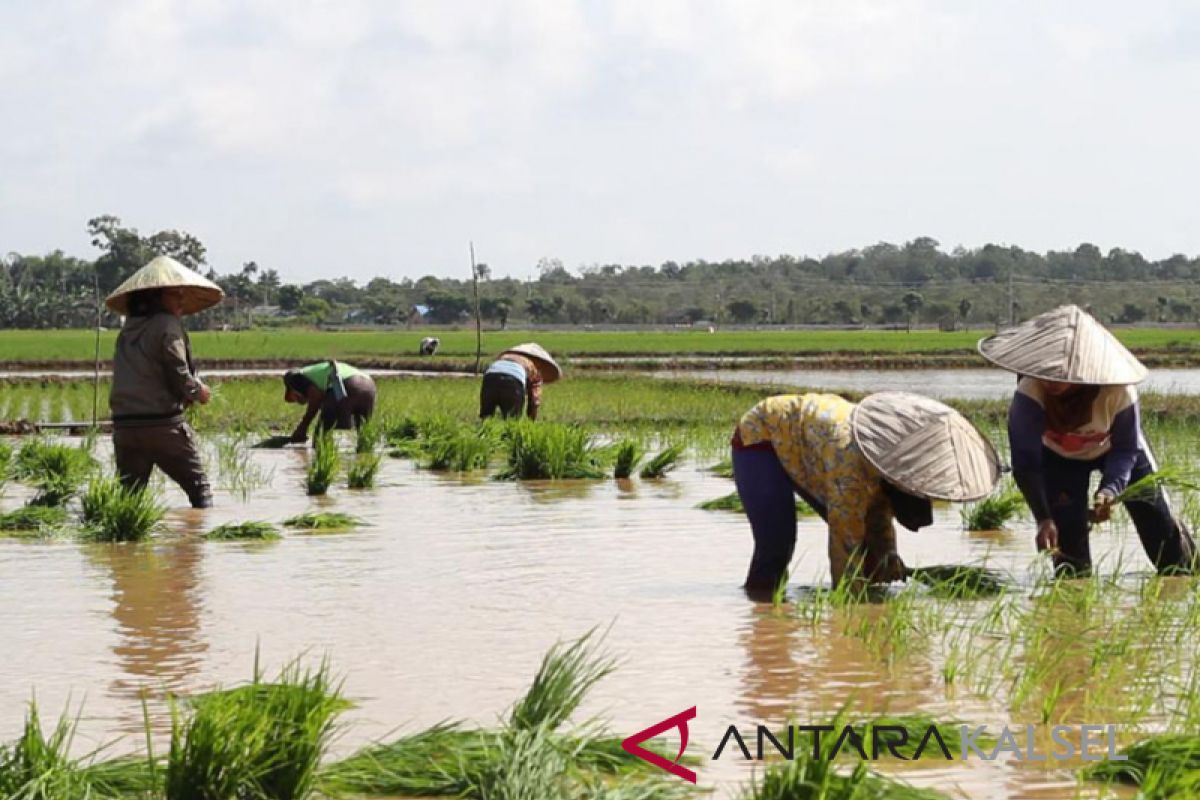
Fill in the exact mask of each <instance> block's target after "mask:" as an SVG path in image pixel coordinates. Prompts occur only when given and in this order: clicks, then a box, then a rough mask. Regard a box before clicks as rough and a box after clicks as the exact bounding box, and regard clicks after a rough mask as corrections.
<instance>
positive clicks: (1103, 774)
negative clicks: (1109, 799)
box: [1083, 733, 1200, 796]
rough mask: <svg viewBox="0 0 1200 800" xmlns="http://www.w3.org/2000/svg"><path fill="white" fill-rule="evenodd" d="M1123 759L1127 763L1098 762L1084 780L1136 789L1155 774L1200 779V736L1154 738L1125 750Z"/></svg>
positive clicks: (1185, 734) (1089, 768) (1122, 751)
mask: <svg viewBox="0 0 1200 800" xmlns="http://www.w3.org/2000/svg"><path fill="white" fill-rule="evenodd" d="M1121 755H1122V756H1124V758H1123V759H1120V760H1118V759H1107V760H1104V761H1098V762H1096V763H1095V764H1093V765H1092V766H1090V767H1088V768H1086V769H1084V771H1083V775H1084V777H1086V778H1089V779H1091V780H1098V781H1109V782H1112V783H1129V784H1134V785H1139V784H1142V783H1143V782H1144V781H1145V780H1146V778H1147V777H1148V776H1150V775H1152V774H1153V773H1155V772H1158V773H1161V774H1165V775H1173V776H1182V775H1187V774H1191V775H1192V776H1193V779H1196V778H1200V736H1197V735H1196V734H1187V733H1168V734H1163V735H1161V736H1151V737H1150V738H1148V739H1143V740H1141V741H1140V742H1137V743H1136V744H1132V745H1130V746H1129V747H1126V748H1124V749H1122V750H1121ZM1180 796H1183V795H1180Z"/></svg>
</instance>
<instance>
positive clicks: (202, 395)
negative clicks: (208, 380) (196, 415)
mask: <svg viewBox="0 0 1200 800" xmlns="http://www.w3.org/2000/svg"><path fill="white" fill-rule="evenodd" d="M211 399H212V389H210V388H208V387H207V386H205V385H204V384H203V383H202V384H200V388H199V389H198V390H197V391H196V402H197V403H199V404H200V405H204V404H206V403H207V402H208V401H209V400H211Z"/></svg>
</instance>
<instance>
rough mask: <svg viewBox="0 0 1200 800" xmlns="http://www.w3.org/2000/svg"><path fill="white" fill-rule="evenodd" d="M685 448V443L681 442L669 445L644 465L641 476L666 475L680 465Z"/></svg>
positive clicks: (651, 477) (654, 476) (649, 477)
mask: <svg viewBox="0 0 1200 800" xmlns="http://www.w3.org/2000/svg"><path fill="white" fill-rule="evenodd" d="M683 450H684V447H683V445H682V444H679V443H676V444H670V445H667V446H666V447H665V448H663V449H662V450H660V451H659V452H658V453H657V454H656V455H655V456H654V458H652V459H650V461H649V462H647V464H646V466H644V467H642V471H641V473H640V475H641V477H642V478H644V479H648V480H653V479H656V478H662V477H664V476H665V475H666V474H667V473H668V472H670V471H671V470H673V469H675V467H676V466H678V464H679V459H680V457H681V456H682V455H683Z"/></svg>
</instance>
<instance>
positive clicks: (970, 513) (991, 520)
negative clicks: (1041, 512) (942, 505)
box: [959, 490, 1025, 531]
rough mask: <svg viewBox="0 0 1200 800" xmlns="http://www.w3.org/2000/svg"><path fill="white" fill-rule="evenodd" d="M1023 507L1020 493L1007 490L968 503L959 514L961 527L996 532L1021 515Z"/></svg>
mask: <svg viewBox="0 0 1200 800" xmlns="http://www.w3.org/2000/svg"><path fill="white" fill-rule="evenodd" d="M1024 507H1025V498H1024V497H1022V496H1021V493H1020V492H1017V491H1012V490H1008V491H1005V492H1001V493H1000V494H995V495H992V496H990V497H985V498H983V499H982V500H980V501H978V502H975V503H970V504H968V505H967V506H965V507H964V508H963V509H962V510H961V511H959V514H961V515H962V521H963V527H965V528H966V529H967V530H969V531H996V530H1000V529H1001V528H1003V527H1004V526H1005V525H1006V524H1007V523H1008V521H1009V520H1010V519H1012V518H1013V517H1014V516H1016V515H1017V514H1019V513H1021V509H1023V508H1024Z"/></svg>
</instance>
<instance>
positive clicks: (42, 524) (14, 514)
mask: <svg viewBox="0 0 1200 800" xmlns="http://www.w3.org/2000/svg"><path fill="white" fill-rule="evenodd" d="M67 516H68V515H67V510H66V509H65V508H63V507H62V506H22V507H21V508H17V509H14V510H12V511H9V512H6V513H4V514H0V531H38V532H45V531H47V530H51V529H54V528H58V527H59V526H61V525H63V524H65V523H66V521H67Z"/></svg>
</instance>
